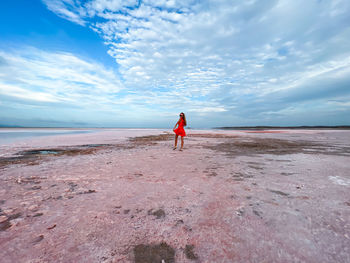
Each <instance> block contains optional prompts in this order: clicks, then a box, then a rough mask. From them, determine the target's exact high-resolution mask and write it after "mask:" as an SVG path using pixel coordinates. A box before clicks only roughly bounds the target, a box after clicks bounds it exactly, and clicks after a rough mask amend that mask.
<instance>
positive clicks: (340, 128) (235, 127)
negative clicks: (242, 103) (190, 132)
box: [213, 125, 350, 130]
mask: <svg viewBox="0 0 350 263" xmlns="http://www.w3.org/2000/svg"><path fill="white" fill-rule="evenodd" d="M213 129H218V130H267V129H276V130H285V129H302V130H309V129H339V130H350V125H338V126H232V127H230V126H228V127H215V128H213Z"/></svg>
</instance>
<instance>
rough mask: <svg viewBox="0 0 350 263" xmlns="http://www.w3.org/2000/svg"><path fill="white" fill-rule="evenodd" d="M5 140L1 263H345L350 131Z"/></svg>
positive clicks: (133, 133)
mask: <svg viewBox="0 0 350 263" xmlns="http://www.w3.org/2000/svg"><path fill="white" fill-rule="evenodd" d="M187 132H188V135H189V136H188V137H186V140H185V149H184V151H182V152H180V151H178V150H176V151H173V150H172V144H173V135H172V133H171V131H166V130H137V129H135V130H106V131H103V132H96V133H89V134H73V135H59V136H51V137H45V138H44V137H43V138H36V139H32V140H26V141H20V142H16V143H13V144H8V145H2V146H1V150H0V248H1V249H0V261H1V262H4V263H5V262H144V263H147V262H162V260H163V262H166V263H168V262H350V131H341V130H322V131H315V130H278V131H272V132H271V131H268V132H249V131H219V130H210V131H209V130H207V131H204V130H201V131H199V130H188V131H187Z"/></svg>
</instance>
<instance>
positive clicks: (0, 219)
mask: <svg viewBox="0 0 350 263" xmlns="http://www.w3.org/2000/svg"><path fill="white" fill-rule="evenodd" d="M7 219H8V218H7V216H0V223H4V222H5V221H7Z"/></svg>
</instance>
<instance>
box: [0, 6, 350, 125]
mask: <svg viewBox="0 0 350 263" xmlns="http://www.w3.org/2000/svg"><path fill="white" fill-rule="evenodd" d="M0 5H1V6H0V125H20V126H52V127H55V126H58V127H62V126H64V127H67V126H72V127H151V128H169V127H170V128H171V127H173V125H174V123H175V122H176V120H177V118H178V114H179V112H182V111H183V112H185V113H186V116H187V118H188V123H189V126H191V127H194V128H208V127H217V126H246V125H282V126H286V125H344V124H347V125H349V124H350V16H349V15H348V14H349V13H350V2H349V1H348V0H309V1H302V0H259V1H258V0H246V1H238V0H237V1H236V0H216V1H199V0H155V1H150V0H145V1H140V0H138V1H136V0H123V1H122V0H42V1H40V0H31V1H26V0H3V1H1V4H0Z"/></svg>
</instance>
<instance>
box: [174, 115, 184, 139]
mask: <svg viewBox="0 0 350 263" xmlns="http://www.w3.org/2000/svg"><path fill="white" fill-rule="evenodd" d="M184 124H185V123H184V120H183V119H181V120H180V122H179V126H178V127H177V128H176V129H175V130H174V132H175V133H176V134H177V135H180V136H183V137H184V136H186V132H185V129H184Z"/></svg>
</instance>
